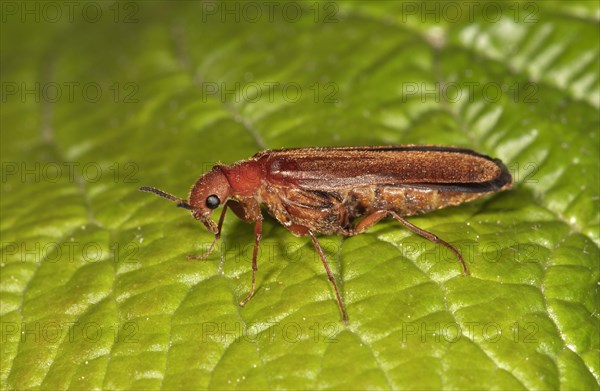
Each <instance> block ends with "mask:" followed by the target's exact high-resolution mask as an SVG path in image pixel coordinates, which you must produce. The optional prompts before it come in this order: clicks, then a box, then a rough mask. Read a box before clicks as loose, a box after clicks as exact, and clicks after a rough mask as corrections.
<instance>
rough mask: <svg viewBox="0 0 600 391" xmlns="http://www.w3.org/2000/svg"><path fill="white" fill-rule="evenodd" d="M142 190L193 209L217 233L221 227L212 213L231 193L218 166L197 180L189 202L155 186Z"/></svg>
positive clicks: (197, 217)
mask: <svg viewBox="0 0 600 391" xmlns="http://www.w3.org/2000/svg"><path fill="white" fill-rule="evenodd" d="M140 190H142V191H147V192H150V193H154V194H156V195H158V196H160V197H163V198H166V199H168V200H171V201H173V202H177V206H178V207H180V208H185V209H188V210H191V211H192V216H194V218H195V219H196V220H200V221H201V222H202V223H203V224H204V225H205V226H206V228H207V229H208V230H209V231H210V232H212V233H214V234H217V233H218V231H219V229H218V227H217V224H215V222H214V221H213V220H212V219H211V218H210V215H211V214H212V211H213V210H214V209H216V208H217V207H218V206H219V205H221V204H223V203H224V202H225V201H226V200H227V198H228V197H229V195H230V193H231V187H230V186H229V181H228V180H227V178H226V177H225V175H224V174H223V172H222V171H221V169H220V168H219V167H218V166H217V167H215V168H213V169H212V170H211V171H210V172H208V173H206V174H204V175H203V176H201V177H200V178H199V179H198V180H197V181H196V184H194V187H193V188H192V191H191V192H190V197H189V198H190V199H189V202H188V201H186V200H184V199H182V198H179V197H176V196H174V195H172V194H169V193H166V192H164V191H162V190H158V189H156V188H154V187H148V186H142V187H140Z"/></svg>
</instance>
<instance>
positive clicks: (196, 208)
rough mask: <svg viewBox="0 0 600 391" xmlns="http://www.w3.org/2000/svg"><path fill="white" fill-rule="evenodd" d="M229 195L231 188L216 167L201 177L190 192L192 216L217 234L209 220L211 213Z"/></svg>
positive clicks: (215, 228) (215, 226)
mask: <svg viewBox="0 0 600 391" xmlns="http://www.w3.org/2000/svg"><path fill="white" fill-rule="evenodd" d="M230 194H231V186H230V185H229V181H228V180H227V177H225V174H223V171H221V169H220V168H219V167H218V166H217V167H215V168H213V169H212V170H211V171H210V172H207V173H206V174H204V175H202V176H201V177H200V178H199V179H198V180H197V181H196V184H194V187H193V188H192V191H191V192H190V206H191V210H192V216H194V218H195V219H196V220H200V221H202V223H204V225H205V226H206V228H207V229H208V230H209V231H211V232H213V233H215V234H216V233H218V228H217V225H216V224H215V222H214V221H213V220H212V219H211V218H210V215H211V214H212V211H213V210H214V209H216V208H218V207H219V205H222V204H223V203H224V202H225V201H226V200H227V198H228V197H229V195H230Z"/></svg>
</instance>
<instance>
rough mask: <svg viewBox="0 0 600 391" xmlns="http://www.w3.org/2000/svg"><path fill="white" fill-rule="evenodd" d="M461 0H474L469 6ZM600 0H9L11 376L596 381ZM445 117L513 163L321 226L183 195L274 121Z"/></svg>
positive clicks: (230, 383) (108, 383)
mask: <svg viewBox="0 0 600 391" xmlns="http://www.w3.org/2000/svg"><path fill="white" fill-rule="evenodd" d="M457 12H458V13H457ZM599 14H600V7H599V6H598V3H597V2H592V1H580V2H561V3H554V2H540V3H531V2H529V3H528V2H525V3H521V2H507V3H496V2H489V3H487V2H483V3H479V2H476V3H469V4H466V3H465V4H458V3H454V2H449V3H433V2H426V3H415V2H405V3H401V2H392V1H385V2H365V1H352V2H340V3H333V2H323V3H313V2H300V3H298V2H286V3H280V2H272V3H269V2H264V3H262V2H241V3H236V2H226V3H215V2H164V3H163V2H139V3H135V2H115V3H109V2H100V3H97V2H90V3H83V4H82V3H77V2H75V3H70V4H67V3H61V2H58V3H57V2H50V3H43V2H40V3H38V2H4V3H3V4H2V17H3V21H2V34H1V44H2V55H1V57H2V58H1V61H2V78H3V81H2V117H1V126H2V140H1V141H2V142H1V147H0V148H1V153H2V185H1V200H0V205H1V214H2V218H1V221H0V232H1V235H2V239H1V242H2V245H1V248H2V260H1V272H2V273H1V279H0V289H1V299H0V302H1V308H0V316H1V319H0V322H1V326H2V328H1V329H2V344H1V360H0V386H1V387H2V389H67V388H68V389H94V388H95V389H169V390H171V389H200V388H211V389H230V388H238V389H267V388H268V389H316V388H318V389H322V388H331V389H363V388H364V389H417V388H418V389H439V388H444V389H577V390H582V389H598V388H599V381H600V359H599V357H600V347H599V345H600V343H599V339H600V338H599V335H600V326H599V313H600V312H599V309H600V308H599V283H598V282H599V277H600V268H599V260H600V251H599V247H598V246H599V244H600V235H599V211H598V196H599V194H598V193H599V175H598V173H599V153H598V151H599V133H600V132H599V125H600V124H599V119H598V118H599V114H598V112H599V108H600V83H599V74H598V69H599V65H600V60H599V53H600V45H599V40H598V24H599V22H598V20H599V17H598V15H599ZM410 143H415V144H446V145H458V146H463V147H467V148H472V149H475V150H478V151H480V152H482V153H486V154H489V155H490V156H494V157H498V158H501V159H502V160H503V161H504V162H505V163H506V164H507V166H508V167H509V168H510V170H511V172H512V173H513V176H514V179H515V184H514V186H513V188H512V189H511V190H510V191H507V192H503V193H500V194H495V195H492V196H489V197H486V198H484V199H481V200H478V201H475V202H471V203H468V204H464V205H461V206H458V207H453V208H448V209H444V210H440V211H436V212H433V213H429V214H427V215H423V216H416V217H411V218H410V221H411V222H413V223H414V224H416V225H417V226H419V227H422V228H423V229H426V230H428V231H431V232H433V233H435V234H436V235H439V236H440V237H441V238H443V239H445V240H446V241H449V242H450V243H452V244H453V245H455V246H456V247H458V248H459V250H460V251H461V252H462V254H463V255H464V257H465V259H466V261H467V264H468V266H469V269H470V271H471V275H470V276H468V277H464V276H462V275H461V269H460V265H459V263H458V262H457V261H456V259H455V258H454V257H453V255H452V254H451V253H450V252H449V251H446V249H445V248H444V247H442V246H439V245H436V244H434V243H431V242H429V241H427V240H425V239H423V238H421V237H419V236H416V235H414V234H412V233H411V232H409V231H407V230H406V229H405V228H403V227H401V226H400V225H399V224H397V223H396V222H394V221H385V222H381V223H379V224H378V225H376V226H375V227H373V228H371V229H370V230H369V231H368V232H367V233H365V234H362V235H359V236H355V237H350V238H345V239H343V238H341V237H337V236H320V237H319V241H320V243H321V245H322V246H323V248H324V249H325V253H326V256H327V259H328V260H329V263H330V265H331V267H332V269H333V272H334V274H335V276H336V279H337V282H338V284H339V287H340V291H341V294H342V297H343V300H344V302H345V305H346V308H347V310H348V315H349V324H348V325H344V324H343V323H342V322H341V321H340V315H339V312H338V308H337V305H336V301H335V296H334V293H333V289H332V286H331V284H330V283H329V282H328V280H327V277H326V275H325V271H324V270H323V267H322V265H321V262H320V260H319V258H318V256H317V255H316V253H315V251H314V249H313V247H312V243H311V241H310V239H308V238H306V237H294V236H292V235H291V234H290V233H289V232H288V231H287V230H286V229H285V228H284V227H283V226H281V225H280V224H278V223H277V222H276V221H275V220H273V219H272V218H267V219H266V220H265V223H264V230H263V241H262V244H261V252H260V257H259V263H258V267H259V270H258V274H257V291H256V295H255V297H254V298H252V300H250V302H249V303H248V304H247V305H246V306H245V307H243V308H242V307H240V306H239V305H238V303H239V301H240V300H241V299H242V298H243V297H244V295H245V294H246V293H247V291H248V289H249V287H250V279H251V256H252V245H253V239H254V238H253V230H252V226H251V225H249V224H246V223H244V222H242V221H240V220H239V219H236V218H235V216H234V215H233V214H231V215H228V216H227V218H226V220H225V224H224V228H223V232H224V234H223V237H222V239H221V241H220V242H219V243H218V244H217V247H216V250H215V251H214V252H213V253H212V254H211V255H210V256H209V257H208V258H207V260H205V261H190V260H187V259H186V255H189V254H200V253H203V251H205V250H206V249H207V248H208V246H209V245H210V243H211V242H212V235H211V234H209V233H208V232H207V231H206V230H205V228H204V227H203V226H202V225H201V224H199V223H198V222H197V221H195V220H194V219H193V218H191V217H190V216H189V215H188V214H187V213H186V212H185V211H184V210H182V209H177V208H174V205H173V204H172V203H170V202H167V201H165V200H163V199H159V198H158V197H154V196H151V195H148V194H145V193H141V192H139V191H138V190H137V188H138V187H139V186H142V185H152V186H157V187H159V188H161V189H164V190H165V191H168V192H171V193H173V194H176V195H178V196H186V194H187V191H188V190H189V188H190V186H191V185H192V184H193V183H194V181H195V180H196V179H197V178H198V176H200V175H201V174H202V173H204V172H206V171H207V170H209V169H210V167H212V165H213V164H214V163H215V162H223V163H233V162H235V161H238V160H242V159H247V158H248V157H250V156H252V155H253V154H254V153H256V152H257V151H260V150H262V149H265V148H280V147H292V146H314V145H321V146H328V145H384V144H410Z"/></svg>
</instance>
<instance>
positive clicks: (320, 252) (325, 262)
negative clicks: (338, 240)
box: [307, 230, 348, 324]
mask: <svg viewBox="0 0 600 391" xmlns="http://www.w3.org/2000/svg"><path fill="white" fill-rule="evenodd" d="M307 231H308V234H309V235H310V238H311V239H312V241H313V244H314V245H315V248H316V249H317V252H318V253H319V257H321V261H322V262H323V266H324V267H325V271H326V272H327V277H328V278H329V281H331V283H332V284H333V289H334V290H335V297H336V298H337V302H338V307H339V308H340V312H341V314H342V320H343V321H344V323H346V324H348V316H347V315H346V310H345V309H344V304H343V303H342V298H341V296H340V292H339V291H338V287H337V284H336V283H335V278H334V277H333V273H331V269H330V268H329V264H328V263H327V260H326V259H325V254H323V249H322V248H321V245H320V244H319V242H318V241H317V238H316V237H315V234H313V233H312V231H310V230H307Z"/></svg>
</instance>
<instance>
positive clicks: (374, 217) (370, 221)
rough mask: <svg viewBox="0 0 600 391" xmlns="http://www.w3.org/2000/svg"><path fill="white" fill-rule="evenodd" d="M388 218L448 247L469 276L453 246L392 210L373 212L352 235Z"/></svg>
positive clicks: (358, 225) (462, 260) (461, 258)
mask: <svg viewBox="0 0 600 391" xmlns="http://www.w3.org/2000/svg"><path fill="white" fill-rule="evenodd" d="M386 216H390V217H393V218H394V219H396V220H397V221H399V222H400V223H402V225H404V226H405V227H406V228H408V229H410V230H411V231H413V232H414V233H416V234H418V235H421V236H422V237H424V238H425V239H429V240H431V241H432V242H434V243H438V244H441V245H443V246H446V247H447V248H449V249H450V250H451V251H452V252H453V253H454V254H455V255H456V257H457V258H458V260H459V261H460V263H461V264H462V268H463V273H464V274H465V275H469V269H467V265H466V264H465V261H464V259H463V257H462V255H460V253H459V252H458V250H457V249H456V248H455V247H454V246H452V245H451V244H450V243H448V242H446V241H445V240H442V239H440V238H439V237H437V236H436V235H434V234H432V233H431V232H429V231H425V230H424V229H422V228H419V227H417V226H416V225H414V224H412V223H410V222H409V221H408V220H406V219H404V218H402V217H400V215H398V214H397V213H396V212H394V211H391V210H378V211H377V212H373V213H371V214H370V215H368V216H366V217H365V218H364V219H362V220H361V221H360V222H359V223H358V224H357V225H356V227H355V228H354V230H353V232H352V234H353V235H356V234H359V233H361V232H364V231H366V230H367V229H368V228H369V227H371V226H373V225H375V224H377V223H378V222H379V221H380V220H381V219H383V218H384V217H386Z"/></svg>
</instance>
